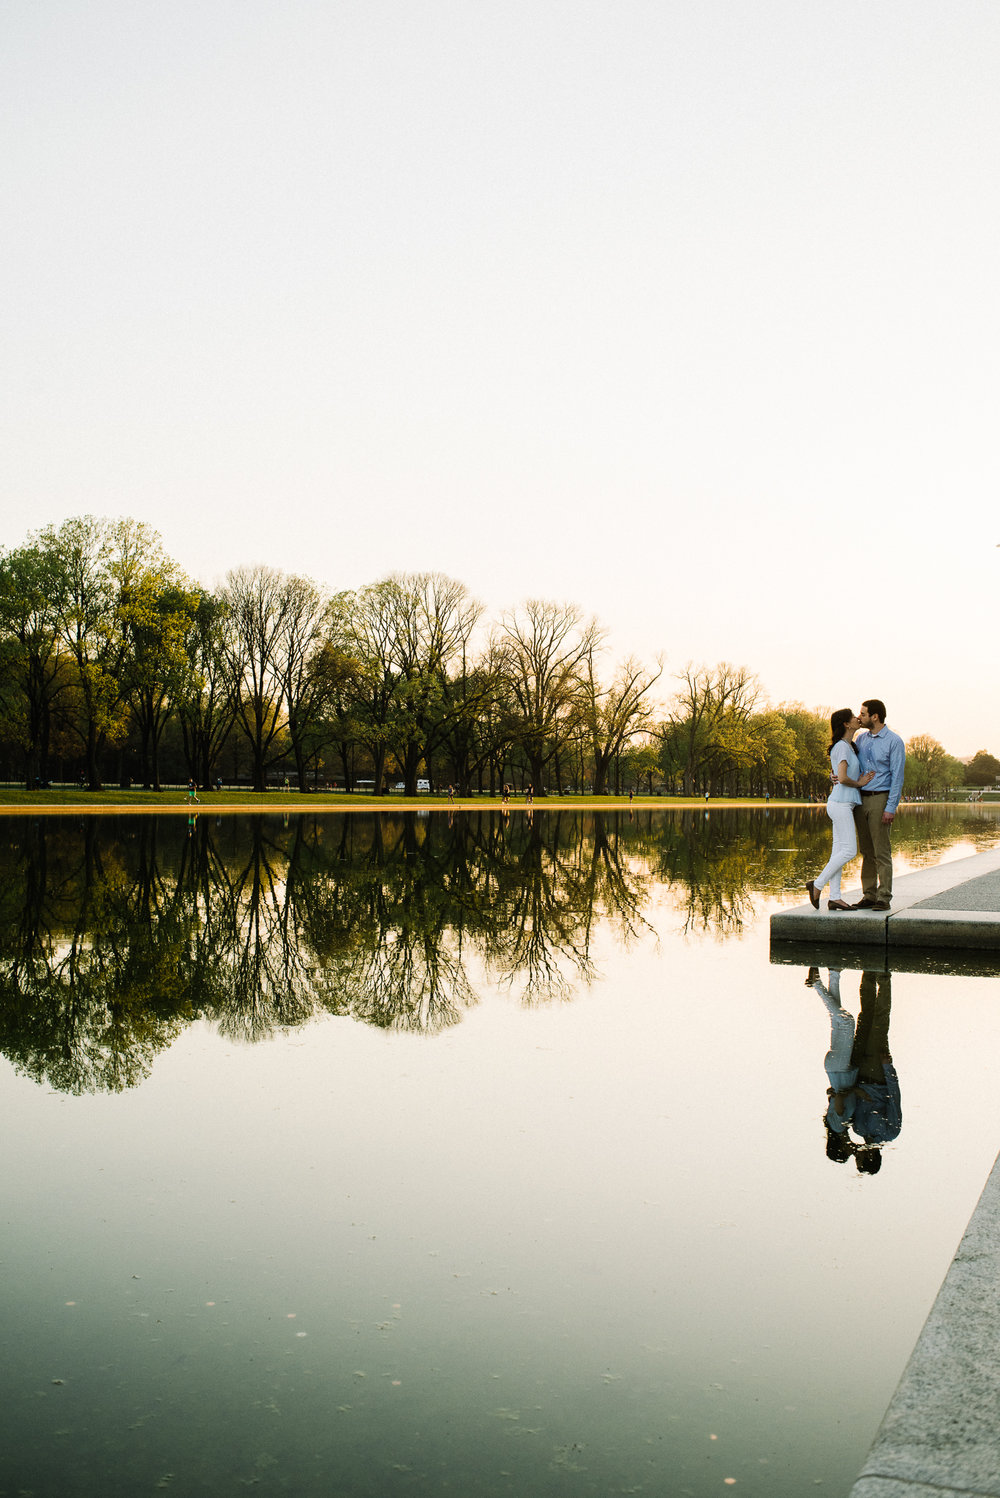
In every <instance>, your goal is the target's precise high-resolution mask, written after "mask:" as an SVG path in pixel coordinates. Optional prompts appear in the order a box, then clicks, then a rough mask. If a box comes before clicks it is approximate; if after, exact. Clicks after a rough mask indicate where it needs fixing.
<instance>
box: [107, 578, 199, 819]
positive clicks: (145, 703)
mask: <svg viewBox="0 0 1000 1498" xmlns="http://www.w3.org/2000/svg"><path fill="white" fill-rule="evenodd" d="M141 593H142V596H141V597H140V596H137V597H135V598H130V599H129V608H128V611H127V613H126V615H125V621H126V622H125V629H126V633H127V636H128V644H129V651H128V655H127V658H126V660H125V664H124V670H123V675H124V692H125V696H126V699H127V701H128V704H129V709H130V711H131V713H132V717H133V720H134V721H135V724H136V727H137V728H138V730H139V737H140V742H141V761H142V783H143V785H144V786H145V787H147V788H150V787H151V788H152V789H153V790H156V791H158V790H159V789H160V740H161V738H162V737H163V730H164V728H165V727H166V726H167V723H168V721H169V720H170V718H171V717H172V716H173V714H174V713H175V712H176V711H177V708H178V705H179V702H180V698H181V696H182V693H183V691H184V688H185V685H186V678H187V672H186V666H187V655H186V648H185V647H186V642H187V636H188V632H189V630H190V627H191V624H192V621H193V620H194V619H195V618H196V617H197V613H198V608H199V604H200V597H199V595H198V593H197V592H195V591H194V590H192V589H191V588H190V586H188V585H187V583H186V581H185V579H184V578H183V577H182V575H181V573H180V569H179V568H176V567H174V566H173V564H172V563H171V564H169V565H168V566H167V567H166V568H165V569H163V571H162V572H161V573H160V574H158V575H157V574H152V573H151V574H149V575H148V576H147V577H145V578H144V579H143V580H142V583H141Z"/></svg>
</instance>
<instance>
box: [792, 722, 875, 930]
mask: <svg viewBox="0 0 1000 1498" xmlns="http://www.w3.org/2000/svg"><path fill="white" fill-rule="evenodd" d="M860 727H861V719H860V718H859V717H857V716H856V715H855V714H854V713H853V712H852V711H851V709H850V708H849V707H838V709H837V711H836V712H835V713H833V714H831V717H830V732H831V734H832V735H833V742H832V743H831V745H830V767H831V769H832V770H833V775H834V781H835V784H834V787H833V790H832V791H831V792H830V795H829V797H828V798H827V803H826V814H827V816H828V817H829V818H830V821H831V822H832V823H833V851H832V853H831V854H830V861H829V863H828V864H827V866H826V868H825V869H824V870H823V872H822V873H821V874H817V875H816V878H815V879H810V880H809V882H808V883H807V885H806V893H807V894H808V896H809V899H810V901H811V902H812V907H813V909H814V910H818V909H819V897H820V892H821V890H822V889H823V887H824V885H826V884H829V886H830V898H829V900H828V902H827V905H828V908H829V909H830V910H850V909H851V907H850V905H845V904H844V901H843V900H842V899H841V898H840V871H841V869H842V868H843V867H844V864H845V863H849V862H850V860H851V859H852V858H853V857H854V856H855V854H856V853H857V851H858V837H857V833H856V832H855V830H854V808H855V807H856V806H860V805H861V787H862V786H863V785H867V784H868V782H869V780H873V779H874V777H875V771H874V770H869V771H868V774H867V775H859V773H858V772H859V771H860V769H861V765H860V764H859V763H858V756H857V754H856V753H855V752H854V735H855V734H856V733H857V731H858V729H859V728H860Z"/></svg>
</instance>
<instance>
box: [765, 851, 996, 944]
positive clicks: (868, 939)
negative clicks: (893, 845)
mask: <svg viewBox="0 0 1000 1498" xmlns="http://www.w3.org/2000/svg"><path fill="white" fill-rule="evenodd" d="M843 898H844V899H845V900H846V901H848V902H849V903H850V902H852V901H854V900H860V898H861V891H860V890H853V891H850V890H845V891H844V894H843ZM771 940H772V942H782V941H795V942H822V943H824V944H826V943H828V942H835V943H838V944H839V943H841V942H843V943H846V944H848V945H851V946H859V947H860V946H872V947H933V948H936V949H939V950H940V949H951V948H957V949H961V950H963V951H966V952H968V951H970V950H976V949H978V950H986V951H1000V848H991V849H990V850H989V851H988V852H986V853H974V854H972V856H971V857H970V858H961V859H958V860H957V861H956V862H955V863H944V864H936V865H935V866H934V868H931V869H920V870H919V871H918V872H917V873H915V874H904V875H903V876H902V877H901V878H898V879H897V880H896V881H895V885H894V888H893V898H892V909H891V910H889V911H888V912H886V911H878V910H842V911H829V910H827V908H826V893H825V892H824V895H823V898H822V900H821V901H820V909H819V910H813V908H812V906H811V905H810V904H809V903H808V901H807V902H806V903H805V904H804V905H797V906H796V907H795V908H794V909H792V910H778V911H775V913H774V915H772V917H771Z"/></svg>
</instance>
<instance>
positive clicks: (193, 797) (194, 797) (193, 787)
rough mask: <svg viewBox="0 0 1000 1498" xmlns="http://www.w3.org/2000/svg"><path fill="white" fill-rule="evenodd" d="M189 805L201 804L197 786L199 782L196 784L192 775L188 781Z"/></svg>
mask: <svg viewBox="0 0 1000 1498" xmlns="http://www.w3.org/2000/svg"><path fill="white" fill-rule="evenodd" d="M188 805H189V806H196V805H197V806H200V805H201V801H200V800H199V798H198V786H197V784H196V782H195V780H194V777H192V778H191V779H190V780H189V781H188Z"/></svg>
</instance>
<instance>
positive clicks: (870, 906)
mask: <svg viewBox="0 0 1000 1498" xmlns="http://www.w3.org/2000/svg"><path fill="white" fill-rule="evenodd" d="M854 909H855V910H874V909H875V901H874V900H872V899H869V897H868V895H865V897H864V899H863V900H859V901H858V903H857V904H856V905H855V906H854Z"/></svg>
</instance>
